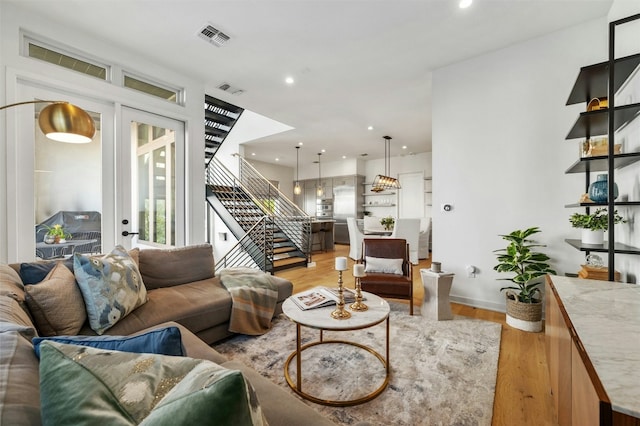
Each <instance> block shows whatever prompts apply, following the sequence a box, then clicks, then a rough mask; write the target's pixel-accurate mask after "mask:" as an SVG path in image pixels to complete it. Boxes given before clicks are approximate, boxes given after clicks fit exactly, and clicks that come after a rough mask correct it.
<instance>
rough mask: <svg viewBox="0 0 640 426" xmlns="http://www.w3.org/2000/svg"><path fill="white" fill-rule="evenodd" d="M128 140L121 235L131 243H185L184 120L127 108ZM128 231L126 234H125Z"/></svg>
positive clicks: (172, 244) (157, 244)
mask: <svg viewBox="0 0 640 426" xmlns="http://www.w3.org/2000/svg"><path fill="white" fill-rule="evenodd" d="M125 115H126V116H127V117H130V119H129V120H128V122H129V123H130V128H129V131H130V135H129V139H130V140H131V153H132V158H131V182H132V184H134V185H132V187H131V200H132V203H131V210H130V211H131V213H130V216H131V218H132V219H133V221H132V222H131V225H130V226H127V225H128V223H127V224H125V223H124V221H125V220H126V221H127V222H128V218H127V217H125V216H127V214H126V210H124V212H123V214H124V216H123V218H124V219H123V225H125V227H126V229H125V230H126V232H123V236H125V237H129V238H130V240H129V241H130V243H129V244H130V246H136V245H142V246H176V245H181V244H184V242H183V241H184V225H179V224H180V223H182V224H183V223H184V222H180V221H179V218H180V217H184V208H183V203H178V204H177V203H176V201H177V200H178V199H184V165H183V164H184V156H183V154H181V155H179V156H178V157H179V158H177V157H176V153H177V152H178V153H183V152H184V133H183V128H184V127H183V123H181V122H179V121H175V120H170V119H167V118H164V117H158V116H154V115H152V114H145V113H142V112H140V111H132V110H131V111H128V112H127V113H126V114H125ZM125 234H127V235H125Z"/></svg>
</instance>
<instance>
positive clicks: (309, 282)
mask: <svg viewBox="0 0 640 426" xmlns="http://www.w3.org/2000/svg"><path fill="white" fill-rule="evenodd" d="M348 254H349V246H347V245H336V248H335V250H333V251H329V252H327V253H314V255H313V259H312V260H313V261H314V262H315V263H316V266H313V267H309V268H297V269H291V270H285V271H280V272H278V273H276V275H277V276H279V277H283V278H287V279H288V280H290V281H291V282H292V283H293V287H294V290H293V291H294V293H295V292H298V291H302V290H306V289H309V288H312V287H315V286H317V285H329V286H335V285H336V283H337V281H338V275H337V273H336V272H335V270H334V264H335V263H334V262H335V261H334V259H335V257H337V256H346V257H347V258H348ZM348 263H349V270H350V271H351V269H352V265H353V263H354V262H353V261H352V260H351V259H348ZM430 266H431V261H430V260H421V261H420V264H419V265H416V266H414V277H413V283H414V289H413V291H414V301H413V303H414V309H420V305H421V304H422V296H423V294H424V289H423V287H422V281H421V279H420V269H421V268H429V267H430ZM343 279H344V282H345V285H349V286H352V285H353V282H352V281H353V278H352V275H351V273H350V272H347V273H346V274H345V275H344V276H343ZM405 302H406V301H405ZM406 303H408V302H406ZM451 307H452V310H453V313H454V315H463V316H466V317H470V318H477V319H482V320H486V321H493V322H497V323H500V324H502V339H501V342H500V358H499V361H498V378H497V384H496V396H495V401H494V405H493V423H492V424H493V425H494V426H516V425H517V426H528V425H531V426H541V425H554V426H555V425H557V422H556V420H555V416H554V414H553V413H554V409H553V399H552V396H551V393H550V391H549V389H550V387H549V374H548V367H547V360H546V355H545V348H544V345H545V341H544V333H527V332H524V331H520V330H516V329H514V328H511V327H509V326H508V325H506V323H505V319H504V313H500V312H493V311H488V310H485V309H478V308H473V307H470V306H465V305H459V304H456V303H452V304H451ZM407 314H408V308H407Z"/></svg>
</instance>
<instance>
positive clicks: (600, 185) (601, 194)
mask: <svg viewBox="0 0 640 426" xmlns="http://www.w3.org/2000/svg"><path fill="white" fill-rule="evenodd" d="M608 179H609V176H608V175H607V174H606V173H603V174H599V175H598V177H597V178H596V181H595V182H593V183H592V184H591V185H590V186H589V198H590V199H591V201H593V202H594V203H606V202H607V201H608V200H609V196H608V195H609V194H608V193H609V182H608ZM616 198H618V185H617V184H616V183H614V184H613V199H614V200H615V199H616Z"/></svg>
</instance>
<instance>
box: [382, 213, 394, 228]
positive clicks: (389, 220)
mask: <svg viewBox="0 0 640 426" xmlns="http://www.w3.org/2000/svg"><path fill="white" fill-rule="evenodd" d="M394 223H396V220H395V219H394V218H393V217H392V216H387V217H383V218H382V219H380V225H382V226H384V228H385V229H387V230H389V229H391V228H393V224H394Z"/></svg>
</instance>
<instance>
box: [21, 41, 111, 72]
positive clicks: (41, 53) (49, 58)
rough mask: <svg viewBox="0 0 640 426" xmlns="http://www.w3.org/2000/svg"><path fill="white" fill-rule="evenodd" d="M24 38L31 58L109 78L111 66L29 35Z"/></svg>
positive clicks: (27, 52)
mask: <svg viewBox="0 0 640 426" xmlns="http://www.w3.org/2000/svg"><path fill="white" fill-rule="evenodd" d="M24 40H25V44H26V47H27V48H26V54H27V56H29V57H30V58H35V59H39V60H41V61H45V62H49V63H51V64H54V65H58V66H61V67H64V68H68V69H70V70H73V71H76V72H79V73H82V74H86V75H90V76H92V77H96V78H99V79H100V80H107V77H108V75H109V73H108V71H109V67H108V66H106V65H104V64H99V63H97V62H95V61H91V60H89V59H87V58H82V57H81V55H77V54H74V53H70V52H64V51H63V49H58V48H53V47H51V46H48V45H47V44H46V43H42V42H40V41H36V40H33V39H31V38H29V37H25V38H24Z"/></svg>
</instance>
